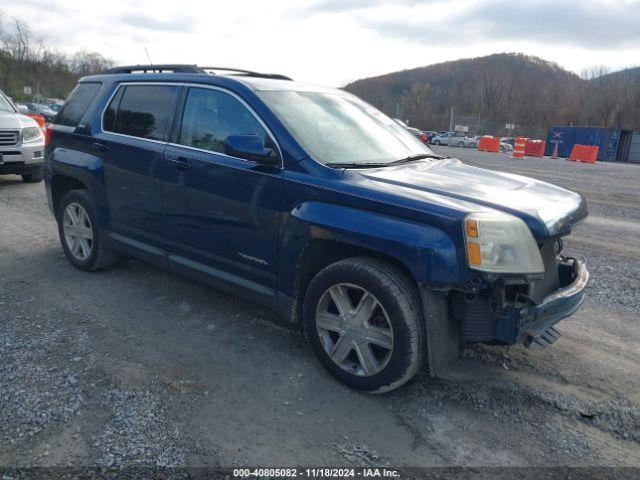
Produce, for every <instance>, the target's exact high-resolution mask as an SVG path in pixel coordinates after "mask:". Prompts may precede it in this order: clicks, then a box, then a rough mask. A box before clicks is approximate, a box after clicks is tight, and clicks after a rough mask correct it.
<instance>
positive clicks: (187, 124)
mask: <svg viewBox="0 0 640 480" xmlns="http://www.w3.org/2000/svg"><path fill="white" fill-rule="evenodd" d="M184 98H185V100H184V106H183V108H182V109H181V111H182V113H181V118H180V120H179V121H180V125H179V127H178V128H177V132H176V134H175V135H176V139H175V140H176V143H175V144H172V145H169V146H168V147H167V149H166V151H165V161H164V167H163V174H162V195H163V218H164V225H165V236H166V237H167V238H168V240H169V242H170V243H169V245H168V249H169V261H170V264H171V265H172V266H174V267H177V268H180V267H182V268H189V269H193V270H199V271H200V272H202V273H203V274H206V275H210V276H213V277H217V278H218V280H223V281H226V282H230V283H233V284H235V285H236V286H240V287H241V288H246V289H248V290H254V291H255V292H254V293H258V294H262V295H273V294H274V293H275V289H276V286H277V283H276V268H277V244H278V242H277V239H278V218H279V208H280V191H281V188H282V169H281V168H280V167H279V166H269V165H264V164H260V163H256V162H253V161H248V160H244V159H241V158H235V157H232V156H229V155H226V154H225V153H224V142H225V139H226V138H227V137H228V136H229V135H248V134H258V135H260V136H261V137H262V139H263V140H264V142H265V144H267V145H272V146H273V147H274V150H275V149H276V144H275V142H274V141H273V139H272V138H271V136H270V134H269V133H268V132H267V130H266V128H265V126H264V125H263V124H262V123H261V121H260V120H259V119H258V117H257V116H256V115H255V114H254V112H253V111H252V110H250V109H249V107H248V106H247V105H246V104H245V103H244V102H243V101H242V100H241V99H240V98H238V97H236V96H235V95H233V94H231V93H229V92H226V91H223V90H219V89H214V88H205V87H202V88H200V87H192V88H190V89H189V90H188V91H187V92H186V94H185V96H184Z"/></svg>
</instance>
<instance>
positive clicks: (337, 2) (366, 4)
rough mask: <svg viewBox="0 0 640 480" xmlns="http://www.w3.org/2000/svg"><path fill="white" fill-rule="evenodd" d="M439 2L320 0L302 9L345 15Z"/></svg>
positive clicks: (303, 11)
mask: <svg viewBox="0 0 640 480" xmlns="http://www.w3.org/2000/svg"><path fill="white" fill-rule="evenodd" d="M435 1H437V0H319V1H317V2H315V3H313V4H311V5H309V6H307V7H304V8H303V9H301V12H302V13H307V14H315V13H345V12H354V11H358V10H366V9H369V8H375V7H381V6H384V5H396V6H404V7H412V6H416V5H425V4H428V3H433V2H435Z"/></svg>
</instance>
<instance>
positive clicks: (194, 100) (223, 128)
mask: <svg viewBox="0 0 640 480" xmlns="http://www.w3.org/2000/svg"><path fill="white" fill-rule="evenodd" d="M229 135H258V136H260V138H261V139H262V141H263V144H268V143H269V141H268V137H267V133H266V131H265V129H264V128H263V127H262V125H261V124H260V122H258V120H257V119H256V117H255V116H254V115H253V114H252V113H251V112H250V111H249V110H248V109H247V108H246V107H245V106H244V105H243V104H242V103H241V102H240V101H239V100H238V99H236V98H235V97H233V96H231V95H229V94H227V93H224V92H221V91H219V90H211V89H206V88H191V89H190V90H189V94H188V95H187V101H186V103H185V106H184V114H183V116H182V128H181V130H180V138H179V140H178V143H180V144H181V145H186V146H189V147H196V148H201V149H203V150H209V151H211V152H219V153H224V142H225V140H226V139H227V137H228V136H229Z"/></svg>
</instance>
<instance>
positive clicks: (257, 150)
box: [224, 135, 280, 165]
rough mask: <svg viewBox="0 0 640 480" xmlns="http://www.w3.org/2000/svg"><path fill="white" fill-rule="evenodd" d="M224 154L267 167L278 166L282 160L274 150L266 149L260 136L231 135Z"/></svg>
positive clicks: (225, 142) (227, 140) (225, 144)
mask: <svg viewBox="0 0 640 480" xmlns="http://www.w3.org/2000/svg"><path fill="white" fill-rule="evenodd" d="M224 153H226V154H227V155H230V156H232V157H238V158H244V159H245V160H251V161H253V162H258V163H263V164H265V165H278V164H279V162H280V159H279V158H278V155H277V154H276V152H275V151H274V150H273V149H272V148H266V147H265V146H264V143H263V141H262V138H261V137H260V135H229V136H228V137H227V139H226V140H225V141H224Z"/></svg>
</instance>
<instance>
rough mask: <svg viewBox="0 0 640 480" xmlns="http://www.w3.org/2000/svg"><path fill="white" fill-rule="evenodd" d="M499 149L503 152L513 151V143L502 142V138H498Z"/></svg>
mask: <svg viewBox="0 0 640 480" xmlns="http://www.w3.org/2000/svg"><path fill="white" fill-rule="evenodd" d="M500 151H501V152H504V153H509V152H513V144H512V143H507V142H503V141H502V139H501V140H500Z"/></svg>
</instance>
